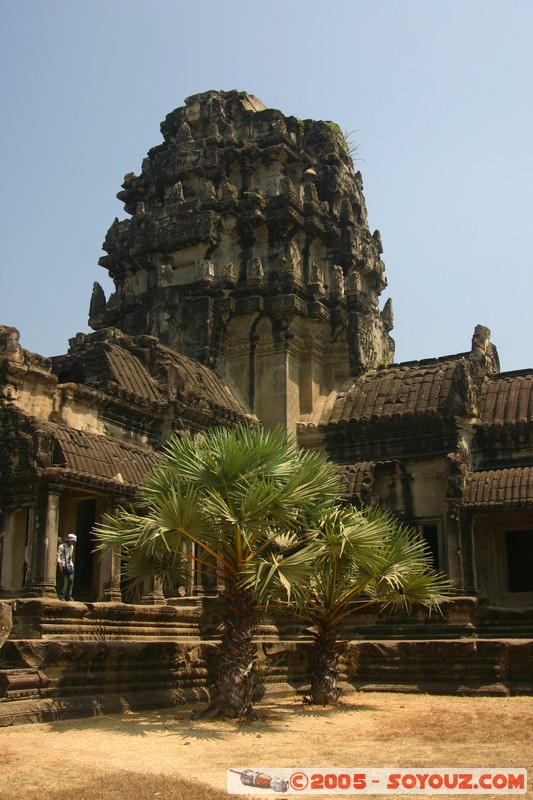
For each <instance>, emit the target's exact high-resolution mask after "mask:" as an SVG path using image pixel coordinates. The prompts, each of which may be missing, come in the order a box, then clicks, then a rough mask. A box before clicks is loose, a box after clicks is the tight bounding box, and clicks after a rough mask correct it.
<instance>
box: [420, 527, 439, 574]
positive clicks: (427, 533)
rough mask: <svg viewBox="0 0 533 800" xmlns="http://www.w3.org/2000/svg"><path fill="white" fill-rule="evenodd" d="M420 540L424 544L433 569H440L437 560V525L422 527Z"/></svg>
mask: <svg viewBox="0 0 533 800" xmlns="http://www.w3.org/2000/svg"><path fill="white" fill-rule="evenodd" d="M422 538H423V539H424V542H425V543H426V545H427V547H428V550H429V554H430V560H431V566H432V567H433V569H441V564H440V558H439V529H438V527H437V525H435V524H433V523H431V524H425V525H422Z"/></svg>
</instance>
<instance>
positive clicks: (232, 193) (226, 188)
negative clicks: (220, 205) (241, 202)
mask: <svg viewBox="0 0 533 800" xmlns="http://www.w3.org/2000/svg"><path fill="white" fill-rule="evenodd" d="M220 194H221V197H222V200H223V201H224V202H230V203H236V202H237V200H238V197H239V193H238V191H237V187H236V186H234V185H233V184H232V183H230V182H229V181H224V182H223V183H222V184H221V186H220Z"/></svg>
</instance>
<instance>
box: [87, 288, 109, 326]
mask: <svg viewBox="0 0 533 800" xmlns="http://www.w3.org/2000/svg"><path fill="white" fill-rule="evenodd" d="M105 306H106V297H105V292H104V290H103V289H102V287H101V286H100V284H99V283H98V281H95V282H94V283H93V292H92V295H91V304H90V306H89V316H90V317H97V316H98V315H99V314H101V313H102V312H103V311H104V309H105Z"/></svg>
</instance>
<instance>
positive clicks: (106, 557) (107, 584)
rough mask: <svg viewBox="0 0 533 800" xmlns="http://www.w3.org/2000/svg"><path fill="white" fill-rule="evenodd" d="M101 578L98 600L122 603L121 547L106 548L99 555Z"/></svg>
mask: <svg viewBox="0 0 533 800" xmlns="http://www.w3.org/2000/svg"><path fill="white" fill-rule="evenodd" d="M99 559H100V580H99V585H98V600H99V601H100V602H102V601H103V602H106V603H121V602H122V591H121V588H120V547H115V548H113V550H105V551H104V552H103V553H100V555H99Z"/></svg>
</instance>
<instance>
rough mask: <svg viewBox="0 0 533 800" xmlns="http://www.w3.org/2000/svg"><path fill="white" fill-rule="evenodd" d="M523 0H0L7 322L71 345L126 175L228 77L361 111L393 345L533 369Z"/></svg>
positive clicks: (315, 106) (363, 159) (527, 46)
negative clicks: (486, 338)
mask: <svg viewBox="0 0 533 800" xmlns="http://www.w3.org/2000/svg"><path fill="white" fill-rule="evenodd" d="M532 41H533V3H532V2H530V0H329V2H326V0H320V1H318V0H268V2H257V1H256V0H246V2H244V0H224V1H222V0H196V2H189V0H83V2H82V0H0V59H1V69H0V76H1V77H0V80H1V90H0V91H1V95H0V101H1V108H2V117H1V120H2V122H1V131H0V159H1V164H0V169H1V172H0V174H1V175H2V191H1V200H0V202H1V208H0V225H1V230H2V239H1V241H2V283H1V292H0V323H3V324H7V325H13V326H15V327H17V328H18V329H19V330H20V332H21V343H22V345H23V346H24V347H26V348H28V349H30V350H33V351H36V352H39V353H41V354H43V355H56V354H60V353H63V352H66V350H67V347H68V339H69V338H70V337H71V336H73V335H75V333H76V332H77V331H88V330H89V328H88V326H87V315H88V308H89V300H90V296H91V289H92V284H93V281H95V280H98V281H99V282H100V283H101V284H102V285H103V286H104V288H105V289H106V291H107V293H109V291H110V286H111V284H110V282H109V279H108V278H107V273H106V272H105V270H103V269H102V268H101V267H99V266H98V264H97V262H98V258H99V257H100V255H101V254H102V251H101V244H102V242H103V240H104V236H105V233H106V231H107V228H108V227H109V226H110V224H111V223H112V221H113V219H114V217H116V216H118V217H119V218H124V217H125V216H127V215H126V214H125V213H124V211H123V207H122V204H121V203H120V202H119V201H118V200H117V199H116V198H115V195H116V193H117V192H118V191H119V190H120V186H121V183H122V181H123V176H124V174H125V173H127V172H136V173H139V172H140V167H141V162H142V160H143V158H144V156H145V155H146V152H147V150H149V149H150V148H151V147H154V146H155V145H157V144H159V143H160V142H161V141H162V139H161V134H160V132H159V123H160V122H161V120H163V119H164V118H165V116H166V115H167V114H168V113H169V112H170V111H171V110H172V109H174V108H177V107H178V106H181V105H183V102H184V99H185V98H186V97H188V96H189V95H191V94H195V93H196V92H201V91H207V90H208V89H240V90H245V91H248V92H250V93H251V94H255V95H256V96H257V97H259V98H260V99H261V100H262V101H263V102H264V103H265V104H266V105H267V106H271V107H274V108H279V109H280V110H281V111H282V112H283V113H285V114H288V115H294V116H296V117H299V118H302V119H307V118H313V119H330V120H334V121H335V122H337V123H338V124H339V125H340V126H341V128H343V129H347V130H355V131H356V133H355V134H354V136H353V138H354V139H356V140H357V141H358V142H359V143H360V148H359V158H360V160H359V161H358V162H357V163H356V166H357V167H358V168H359V169H361V171H362V173H363V180H364V190H365V196H366V201H367V207H368V212H369V220H370V226H371V229H372V230H374V229H375V228H379V230H380V231H381V234H382V239H383V247H384V253H383V259H384V261H385V265H386V275H387V278H388V282H389V286H388V289H387V290H386V291H385V292H384V294H383V295H382V301H383V303H384V302H385V300H386V299H387V297H389V296H390V297H392V299H393V303H394V312H395V325H394V330H393V332H392V335H393V337H394V339H395V341H396V360H397V361H406V360H412V359H419V358H428V357H434V356H442V355H447V354H449V353H456V352H461V351H464V350H468V349H470V342H471V337H472V333H473V330H474V327H475V325H476V324H478V323H481V324H483V325H486V326H487V327H489V328H490V329H491V331H492V341H493V342H494V343H495V344H496V345H497V347H498V351H499V354H500V360H501V365H502V370H513V369H521V368H524V367H530V366H532V362H533V359H532V357H531V351H532V348H531V338H532V337H531V334H532V329H533V325H532V322H531V298H532V296H533V291H532V290H533V277H532V265H531V254H532V250H533V247H532V245H533V236H532V211H533V202H532V185H533V181H532V179H533V152H532V141H533V97H532V94H533V92H532V77H531V76H532V75H533V47H532Z"/></svg>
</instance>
